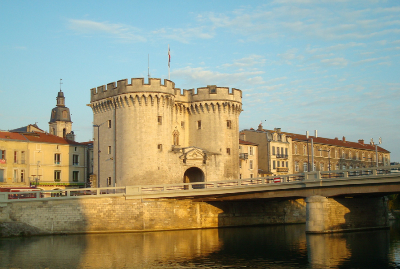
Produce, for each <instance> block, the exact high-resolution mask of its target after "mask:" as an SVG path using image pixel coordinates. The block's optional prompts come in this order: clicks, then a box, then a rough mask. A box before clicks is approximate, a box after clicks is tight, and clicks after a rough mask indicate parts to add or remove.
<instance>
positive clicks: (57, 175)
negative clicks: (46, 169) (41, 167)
mask: <svg viewBox="0 0 400 269" xmlns="http://www.w3.org/2000/svg"><path fill="white" fill-rule="evenodd" d="M54 181H55V182H60V181H61V170H54Z"/></svg>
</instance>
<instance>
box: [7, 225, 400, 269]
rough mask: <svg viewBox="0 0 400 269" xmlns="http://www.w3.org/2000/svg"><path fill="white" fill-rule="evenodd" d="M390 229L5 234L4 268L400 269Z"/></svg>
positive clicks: (394, 229)
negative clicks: (18, 236) (54, 234)
mask: <svg viewBox="0 0 400 269" xmlns="http://www.w3.org/2000/svg"><path fill="white" fill-rule="evenodd" d="M398 267H400V221H392V222H391V227H390V229H389V230H375V231H365V232H354V233H338V234H322V235H306V234H305V225H303V224H296V225H280V226H262V227H240V228H222V229H204V230H184V231H163V232H145V233H119V234H87V235H59V236H34V237H25V238H7V239H1V240H0V268H398Z"/></svg>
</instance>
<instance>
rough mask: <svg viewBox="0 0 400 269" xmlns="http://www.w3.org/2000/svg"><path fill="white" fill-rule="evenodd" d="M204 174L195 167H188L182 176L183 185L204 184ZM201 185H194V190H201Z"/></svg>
mask: <svg viewBox="0 0 400 269" xmlns="http://www.w3.org/2000/svg"><path fill="white" fill-rule="evenodd" d="M204 178H205V177H204V173H203V171H202V170H201V169H200V168H197V167H190V168H189V169H187V170H186V172H185V174H184V176H183V182H184V183H193V182H204ZM202 187H203V185H202V184H201V185H198V186H197V185H194V186H193V188H194V189H198V188H202Z"/></svg>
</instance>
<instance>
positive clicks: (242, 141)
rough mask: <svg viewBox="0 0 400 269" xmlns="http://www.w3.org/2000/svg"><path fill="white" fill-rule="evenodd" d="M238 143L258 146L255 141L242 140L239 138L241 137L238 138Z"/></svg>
mask: <svg viewBox="0 0 400 269" xmlns="http://www.w3.org/2000/svg"><path fill="white" fill-rule="evenodd" d="M239 144H242V145H252V146H258V144H256V143H253V142H249V141H244V140H241V139H239Z"/></svg>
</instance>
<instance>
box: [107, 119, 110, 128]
mask: <svg viewBox="0 0 400 269" xmlns="http://www.w3.org/2000/svg"><path fill="white" fill-rule="evenodd" d="M107 126H108V128H111V120H108V121H107Z"/></svg>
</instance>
